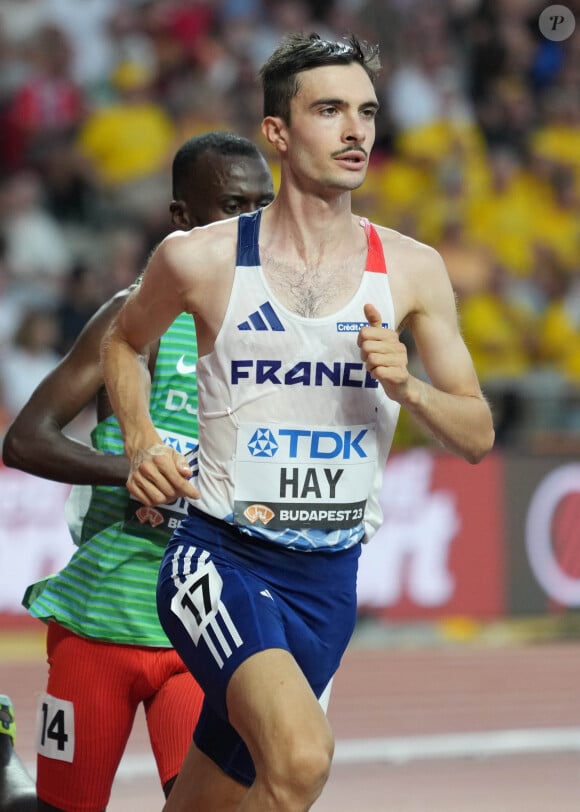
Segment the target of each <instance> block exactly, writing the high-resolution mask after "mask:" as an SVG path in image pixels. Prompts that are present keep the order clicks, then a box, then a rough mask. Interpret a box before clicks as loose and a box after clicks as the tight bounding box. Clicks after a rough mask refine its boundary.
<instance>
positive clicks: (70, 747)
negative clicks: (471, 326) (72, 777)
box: [37, 694, 75, 763]
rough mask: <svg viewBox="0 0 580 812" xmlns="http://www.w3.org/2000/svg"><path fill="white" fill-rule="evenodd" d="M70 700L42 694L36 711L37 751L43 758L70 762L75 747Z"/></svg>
mask: <svg viewBox="0 0 580 812" xmlns="http://www.w3.org/2000/svg"><path fill="white" fill-rule="evenodd" d="M74 729H75V728H74V706H73V703H72V702H68V701H67V700H65V699H58V698H57V697H55V696H51V695H50V694H42V695H41V697H40V699H39V703H38V713H37V736H38V739H37V752H38V753H39V754H40V755H42V756H45V758H52V759H56V760H57V761H67V762H69V763H71V762H72V760H73V756H74V748H75V734H74Z"/></svg>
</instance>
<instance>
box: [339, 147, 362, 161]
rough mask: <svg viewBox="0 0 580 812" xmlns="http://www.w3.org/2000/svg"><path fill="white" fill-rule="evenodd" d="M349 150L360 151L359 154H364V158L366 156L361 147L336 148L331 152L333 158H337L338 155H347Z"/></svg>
mask: <svg viewBox="0 0 580 812" xmlns="http://www.w3.org/2000/svg"><path fill="white" fill-rule="evenodd" d="M350 152H360V153H361V155H364V157H365V158H368V153H367V151H366V150H365V149H363V148H362V147H345V148H344V149H338V150H337V151H336V152H333V153H332V157H333V158H338V157H339V156H340V155H347V154H348V153H350Z"/></svg>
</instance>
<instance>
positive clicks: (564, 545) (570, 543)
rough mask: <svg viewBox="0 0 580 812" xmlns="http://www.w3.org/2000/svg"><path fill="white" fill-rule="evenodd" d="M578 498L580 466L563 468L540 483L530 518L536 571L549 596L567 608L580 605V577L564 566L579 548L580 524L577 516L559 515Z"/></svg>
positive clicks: (532, 560) (530, 544) (528, 525)
mask: <svg viewBox="0 0 580 812" xmlns="http://www.w3.org/2000/svg"><path fill="white" fill-rule="evenodd" d="M574 497H580V464H578V465H576V464H574V465H563V466H561V467H560V468H556V470H554V471H552V472H551V473H550V474H548V476H547V477H546V478H545V479H544V480H543V481H542V482H541V483H540V484H539V486H538V488H537V489H536V492H535V493H534V495H533V496H532V499H531V501H530V506H529V509H528V515H527V517H526V547H527V551H528V558H529V561H530V566H531V568H532V571H533V573H534V575H535V576H536V578H537V580H538V583H539V584H540V585H541V586H542V587H543V588H544V590H545V591H546V593H547V594H548V595H549V596H550V597H551V598H553V599H554V600H556V601H558V603H561V604H563V605H564V606H580V578H575V577H574V576H573V575H571V574H569V572H567V571H566V569H565V567H564V562H565V559H566V554H567V553H569V552H570V550H572V551H574V550H577V549H578V543H579V541H580V523H579V522H578V521H576V517H575V515H573V516H571V517H570V516H565V517H562V516H559V515H558V510H559V509H561V508H562V507H563V506H565V504H566V501H567V500H568V499H569V498H574ZM573 512H574V513H575V511H573Z"/></svg>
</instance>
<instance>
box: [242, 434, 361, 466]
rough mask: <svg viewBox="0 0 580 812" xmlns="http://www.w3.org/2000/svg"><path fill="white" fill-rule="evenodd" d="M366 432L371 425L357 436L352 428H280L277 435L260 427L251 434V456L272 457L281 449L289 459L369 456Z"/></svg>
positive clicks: (348, 458)
mask: <svg viewBox="0 0 580 812" xmlns="http://www.w3.org/2000/svg"><path fill="white" fill-rule="evenodd" d="M367 434H368V429H360V431H358V433H357V434H355V435H354V436H353V432H352V431H351V430H350V429H346V430H345V431H342V432H339V431H328V430H325V431H322V430H318V431H316V430H315V431H310V430H308V429H279V431H278V436H277V438H276V437H275V436H274V434H273V433H272V432H271V431H270V430H269V429H265V428H259V429H256V431H255V432H254V434H253V435H252V437H251V439H250V442H249V443H248V450H249V452H250V454H251V455H252V457H273V456H274V455H275V454H276V453H277V452H278V450H279V449H280V450H281V453H283V454H284V455H285V457H287V458H288V459H299V458H300V459H318V460H333V459H337V458H339V459H342V460H350V459H352V458H353V457H359V458H361V459H366V458H367V457H368V454H367V453H366V451H365V450H364V448H363V447H362V443H363V440H364V438H365V436H366V435H367Z"/></svg>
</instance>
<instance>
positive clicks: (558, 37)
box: [538, 5, 576, 42]
mask: <svg viewBox="0 0 580 812" xmlns="http://www.w3.org/2000/svg"><path fill="white" fill-rule="evenodd" d="M538 27H539V29H540V31H541V32H542V34H543V35H544V36H545V37H546V39H549V40H552V42H562V41H563V40H565V39H568V37H571V36H572V34H573V33H574V29H575V28H576V18H575V17H574V12H573V11H571V10H570V9H569V8H568V6H560V5H554V6H548V7H547V8H545V9H544V10H543V11H542V13H541V14H540V17H539V19H538Z"/></svg>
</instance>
